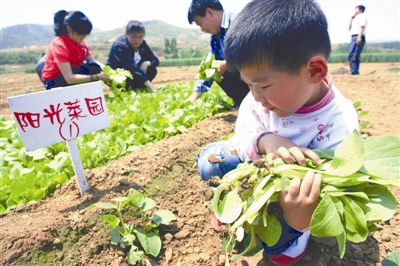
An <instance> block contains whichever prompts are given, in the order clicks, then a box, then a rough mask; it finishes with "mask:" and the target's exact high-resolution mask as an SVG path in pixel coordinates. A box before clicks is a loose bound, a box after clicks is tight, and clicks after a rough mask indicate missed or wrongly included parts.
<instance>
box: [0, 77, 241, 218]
mask: <svg viewBox="0 0 400 266" xmlns="http://www.w3.org/2000/svg"><path fill="white" fill-rule="evenodd" d="M193 85H194V84H193V82H191V83H180V84H173V85H169V84H168V85H166V86H165V87H160V88H158V91H157V93H148V92H147V91H145V90H141V91H136V92H133V91H130V92H123V91H121V90H119V89H116V88H112V91H113V95H105V98H106V105H107V109H108V116H109V119H110V127H109V128H106V129H104V130H101V131H97V132H93V133H90V134H87V135H84V136H82V137H79V138H77V144H78V147H79V152H80V157H81V159H82V163H83V166H84V168H85V169H92V168H95V167H99V166H102V165H106V164H107V163H109V162H111V161H113V160H116V159H118V158H120V157H122V156H124V155H126V154H128V153H130V152H132V151H134V150H136V149H140V148H141V147H143V146H144V145H146V144H147V143H149V142H156V141H159V140H161V139H163V138H164V137H166V136H172V135H175V134H178V133H181V132H185V131H186V130H187V128H189V127H190V126H192V125H193V124H195V123H197V122H199V121H201V120H203V119H206V118H209V117H212V116H213V115H215V114H217V113H220V112H224V111H226V110H227V109H228V108H231V106H232V103H233V102H232V100H231V99H230V98H229V97H228V96H226V94H225V93H224V92H223V91H222V90H221V89H220V88H219V87H218V86H213V87H212V91H213V92H212V93H207V94H206V95H204V97H202V99H201V100H199V101H196V102H194V103H192V102H190V101H187V100H186V99H187V98H188V97H189V95H190V93H191V92H192V87H193ZM0 136H1V138H0V147H1V156H0V165H1V171H0V184H1V187H0V213H4V212H8V211H10V210H13V209H15V208H16V207H17V206H18V204H20V203H28V202H36V201H39V200H41V199H42V198H44V197H45V196H46V195H48V194H49V193H50V192H52V191H54V189H55V188H56V186H57V185H59V184H63V183H65V182H66V181H68V179H69V178H70V177H71V176H73V175H74V170H73V166H72V162H71V160H70V156H69V153H68V149H67V146H66V144H65V142H61V143H57V144H54V145H51V146H48V147H45V148H41V149H37V150H35V151H32V152H28V153H27V152H26V151H25V148H24V145H23V143H22V140H21V138H20V137H19V133H18V129H17V127H16V124H15V122H14V119H9V120H6V119H4V118H2V117H0Z"/></svg>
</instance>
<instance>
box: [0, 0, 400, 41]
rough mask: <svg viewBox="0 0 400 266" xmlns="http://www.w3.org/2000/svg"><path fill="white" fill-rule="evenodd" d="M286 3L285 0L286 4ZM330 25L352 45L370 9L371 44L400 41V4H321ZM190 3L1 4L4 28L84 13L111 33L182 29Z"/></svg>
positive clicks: (90, 0)
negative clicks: (139, 25)
mask: <svg viewBox="0 0 400 266" xmlns="http://www.w3.org/2000/svg"><path fill="white" fill-rule="evenodd" d="M220 1H221V3H222V4H223V6H224V8H226V9H240V8H242V7H243V6H244V5H245V4H246V3H247V2H248V0H220ZM283 1H284V0H283ZM317 2H318V3H319V4H320V5H321V7H322V9H323V10H324V12H325V15H326V17H327V18H328V23H329V33H330V36H331V41H332V43H348V42H349V41H350V40H349V39H350V37H349V32H348V24H349V21H350V16H352V15H353V14H354V8H355V6H357V5H360V4H362V5H364V6H365V7H366V10H365V14H366V15H367V17H368V29H367V31H368V32H367V42H368V41H392V40H400V1H399V0H375V1H371V0H361V1H353V0H317ZM189 4H190V0H171V1H168V0H108V1H102V0H98V1H96V0H69V1H65V0H36V1H35V0H0V28H1V29H2V28H5V27H9V26H14V25H18V24H27V23H29V24H40V25H51V24H52V23H53V15H54V13H55V12H56V11H58V10H60V9H65V10H68V11H70V10H80V11H82V12H83V13H85V14H86V15H87V16H88V17H89V19H90V20H91V21H92V23H93V25H94V27H95V28H99V29H103V30H111V29H116V28H121V27H125V25H126V23H127V22H128V21H129V20H131V19H137V20H140V21H146V20H154V19H159V20H162V21H165V22H167V23H169V24H172V25H175V26H179V27H193V28H196V26H194V25H192V26H191V25H189V24H188V22H187V9H188V7H189Z"/></svg>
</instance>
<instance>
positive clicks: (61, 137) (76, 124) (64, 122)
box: [8, 82, 110, 195]
mask: <svg viewBox="0 0 400 266" xmlns="http://www.w3.org/2000/svg"><path fill="white" fill-rule="evenodd" d="M8 103H9V105H10V108H11V111H12V113H13V116H14V119H15V121H16V125H17V127H18V131H19V134H20V136H21V139H22V142H23V143H24V146H25V150H26V151H27V152H29V151H33V150H35V149H38V148H42V147H46V146H49V145H52V144H55V143H59V142H62V141H65V142H66V143H67V146H68V150H69V154H70V157H71V161H72V164H73V166H74V171H75V175H76V178H77V181H78V185H79V189H80V192H81V195H83V194H84V193H85V192H86V191H87V190H89V185H88V182H87V180H86V176H85V173H84V170H83V165H82V161H81V158H80V155H79V150H78V146H77V143H76V138H77V137H79V136H82V135H85V134H88V133H91V132H94V131H97V130H101V129H104V128H107V127H109V126H110V120H109V118H108V114H107V109H106V102H105V99H104V94H103V89H102V85H101V83H100V82H92V83H87V84H83V85H75V86H69V87H64V88H56V89H52V90H49V91H42V92H36V93H31V94H25V95H20V96H14V97H9V98H8Z"/></svg>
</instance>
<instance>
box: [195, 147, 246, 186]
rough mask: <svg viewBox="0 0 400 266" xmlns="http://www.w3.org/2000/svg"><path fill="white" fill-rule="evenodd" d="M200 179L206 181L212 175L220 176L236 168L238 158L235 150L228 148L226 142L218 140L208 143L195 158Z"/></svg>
mask: <svg viewBox="0 0 400 266" xmlns="http://www.w3.org/2000/svg"><path fill="white" fill-rule="evenodd" d="M196 162H197V167H198V170H199V174H200V176H201V179H203V180H204V181H208V180H210V179H211V177H213V176H218V177H219V178H222V177H223V176H224V175H225V174H226V173H228V172H230V171H232V170H233V169H236V167H237V166H238V164H239V163H241V162H242V161H241V160H240V158H239V156H238V155H237V152H236V151H235V150H234V149H233V148H229V147H228V145H227V142H225V141H220V142H214V143H211V144H208V145H207V146H205V147H204V148H203V150H202V151H201V153H200V154H199V155H198V156H197V158H196Z"/></svg>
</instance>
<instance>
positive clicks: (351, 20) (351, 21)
mask: <svg viewBox="0 0 400 266" xmlns="http://www.w3.org/2000/svg"><path fill="white" fill-rule="evenodd" d="M355 17H356V16H355V15H354V16H352V17H351V18H350V24H349V30H351V26H352V25H351V24H352V23H353V19H354V18H355Z"/></svg>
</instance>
